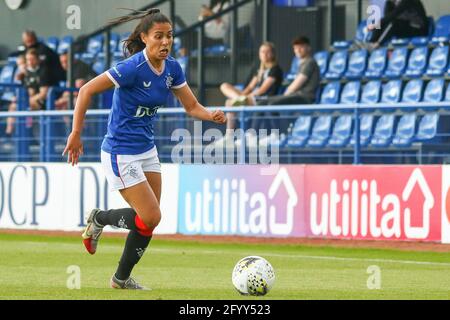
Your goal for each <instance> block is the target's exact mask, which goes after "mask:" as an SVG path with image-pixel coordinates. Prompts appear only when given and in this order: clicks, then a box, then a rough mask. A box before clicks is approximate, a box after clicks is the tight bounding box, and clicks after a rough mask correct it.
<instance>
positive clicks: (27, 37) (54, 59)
mask: <svg viewBox="0 0 450 320" xmlns="http://www.w3.org/2000/svg"><path fill="white" fill-rule="evenodd" d="M22 42H23V44H24V46H25V50H26V51H28V50H30V49H35V50H36V52H37V54H38V57H39V60H40V61H41V65H43V66H44V67H46V68H48V70H49V77H50V78H51V80H52V81H55V82H59V81H64V80H65V75H64V70H63V68H62V66H61V63H60V62H59V56H58V54H57V53H56V52H55V51H53V50H52V49H50V48H49V47H47V46H46V45H45V44H43V43H41V42H39V41H38V39H37V35H36V33H35V32H34V31H31V30H27V31H25V32H24V33H23V34H22Z"/></svg>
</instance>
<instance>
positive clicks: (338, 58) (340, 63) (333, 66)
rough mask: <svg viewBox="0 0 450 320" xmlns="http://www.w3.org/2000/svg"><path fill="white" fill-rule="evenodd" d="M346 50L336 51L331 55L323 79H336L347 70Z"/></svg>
mask: <svg viewBox="0 0 450 320" xmlns="http://www.w3.org/2000/svg"><path fill="white" fill-rule="evenodd" d="M347 60H348V51H345V50H344V51H337V52H335V53H334V54H333V56H332V57H331V60H330V63H329V65H328V72H327V73H326V74H325V79H328V80H338V79H340V78H341V77H342V76H343V75H344V73H345V71H346V70H347Z"/></svg>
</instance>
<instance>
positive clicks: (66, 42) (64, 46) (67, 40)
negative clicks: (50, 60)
mask: <svg viewBox="0 0 450 320" xmlns="http://www.w3.org/2000/svg"><path fill="white" fill-rule="evenodd" d="M72 42H73V37H72V36H65V37H64V38H62V39H61V41H60V42H59V46H58V54H62V53H65V52H67V51H68V50H69V47H70V44H71V43H72Z"/></svg>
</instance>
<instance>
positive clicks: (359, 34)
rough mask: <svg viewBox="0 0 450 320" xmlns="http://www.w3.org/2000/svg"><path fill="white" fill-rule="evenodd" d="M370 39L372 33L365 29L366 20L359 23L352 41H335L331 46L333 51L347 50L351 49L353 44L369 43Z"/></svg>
mask: <svg viewBox="0 0 450 320" xmlns="http://www.w3.org/2000/svg"><path fill="white" fill-rule="evenodd" d="M371 37H372V32H371V31H368V29H367V20H363V21H361V22H360V24H359V25H358V28H357V29H356V35H355V38H354V40H351V41H335V42H334V43H333V45H332V46H333V48H334V49H335V50H347V49H349V48H350V47H351V45H352V44H353V43H354V42H363V43H367V42H369V40H370V38H371Z"/></svg>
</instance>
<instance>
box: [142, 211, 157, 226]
mask: <svg viewBox="0 0 450 320" xmlns="http://www.w3.org/2000/svg"><path fill="white" fill-rule="evenodd" d="M143 222H144V224H145V225H146V226H147V227H148V228H149V229H155V228H156V227H157V226H158V225H159V223H160V222H161V210H160V209H159V207H154V208H152V209H151V210H149V212H147V214H146V215H145V218H144V219H143Z"/></svg>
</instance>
